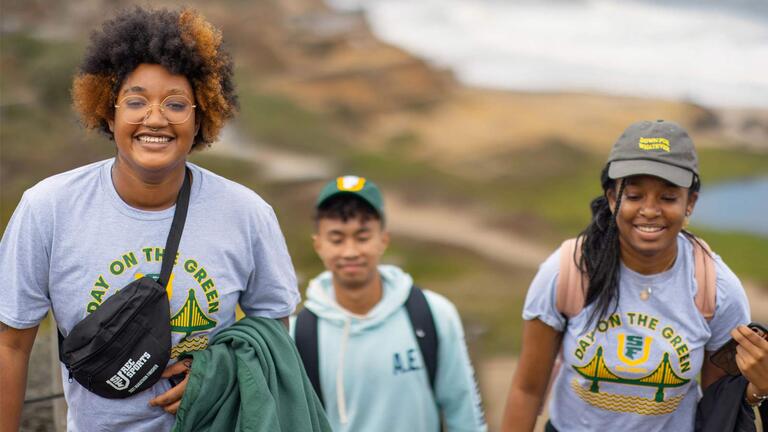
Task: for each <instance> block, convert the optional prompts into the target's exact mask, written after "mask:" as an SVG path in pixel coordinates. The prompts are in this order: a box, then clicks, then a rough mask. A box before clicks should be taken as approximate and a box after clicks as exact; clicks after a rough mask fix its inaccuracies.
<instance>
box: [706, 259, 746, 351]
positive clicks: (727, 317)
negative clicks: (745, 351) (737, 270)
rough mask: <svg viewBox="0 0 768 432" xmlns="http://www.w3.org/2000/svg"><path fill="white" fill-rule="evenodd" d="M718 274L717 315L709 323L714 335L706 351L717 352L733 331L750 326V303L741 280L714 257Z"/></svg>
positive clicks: (720, 260)
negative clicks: (739, 327)
mask: <svg viewBox="0 0 768 432" xmlns="http://www.w3.org/2000/svg"><path fill="white" fill-rule="evenodd" d="M714 258H715V268H716V272H717V283H716V286H717V297H716V298H715V302H716V303H715V315H714V316H713V317H712V320H711V321H710V322H709V330H710V332H711V333H712V335H711V336H710V338H709V340H708V341H707V344H706V346H705V349H706V350H707V351H716V350H717V349H718V348H720V347H721V346H723V344H725V343H726V342H728V340H730V338H731V330H733V329H734V328H736V327H737V326H739V325H742V324H748V323H749V318H750V312H749V301H748V300H747V295H746V293H745V292H744V287H743V286H742V285H741V282H740V281H739V278H737V277H736V275H735V274H734V273H733V272H732V271H731V269H730V268H728V266H727V265H726V264H725V263H724V262H723V260H722V259H721V258H720V257H719V256H717V255H714Z"/></svg>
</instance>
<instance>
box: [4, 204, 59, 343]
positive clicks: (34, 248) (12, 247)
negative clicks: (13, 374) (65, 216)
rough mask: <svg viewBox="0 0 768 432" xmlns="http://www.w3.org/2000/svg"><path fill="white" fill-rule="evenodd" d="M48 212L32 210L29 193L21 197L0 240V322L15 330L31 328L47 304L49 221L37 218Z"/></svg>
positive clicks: (42, 316) (40, 316) (48, 307)
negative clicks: (47, 236)
mask: <svg viewBox="0 0 768 432" xmlns="http://www.w3.org/2000/svg"><path fill="white" fill-rule="evenodd" d="M36 214H39V215H41V216H43V217H45V216H46V215H49V214H50V211H39V212H36V211H34V210H33V208H32V204H31V199H30V197H29V192H26V193H25V194H24V196H23V197H22V198H21V202H19V205H18V207H16V210H15V211H14V212H13V216H12V217H11V220H10V221H9V222H8V226H7V227H6V229H5V233H3V239H2V241H0V274H2V275H3V283H2V285H0V296H1V297H2V299H3V300H2V301H0V322H3V323H4V324H6V325H8V326H10V327H13V328H18V329H24V328H30V327H34V326H36V325H37V324H39V323H40V321H42V319H43V318H44V317H45V314H46V313H48V310H49V309H50V307H51V302H50V298H49V296H48V271H49V269H50V240H46V237H45V236H43V235H42V233H43V232H49V231H50V230H49V229H48V228H49V225H50V221H49V223H45V221H40V220H39V219H38V218H37V217H35V216H36Z"/></svg>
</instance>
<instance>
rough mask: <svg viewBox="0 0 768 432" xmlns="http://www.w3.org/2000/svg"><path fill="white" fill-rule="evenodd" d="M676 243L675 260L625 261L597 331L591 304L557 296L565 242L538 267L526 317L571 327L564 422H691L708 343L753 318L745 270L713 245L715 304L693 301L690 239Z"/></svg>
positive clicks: (646, 425) (562, 381)
mask: <svg viewBox="0 0 768 432" xmlns="http://www.w3.org/2000/svg"><path fill="white" fill-rule="evenodd" d="M677 244H678V256H677V260H676V261H675V264H674V265H673V266H672V268H671V269H669V270H667V271H665V272H663V273H659V274H655V275H650V276H646V275H642V274H639V273H636V272H634V271H632V270H630V269H628V268H627V267H625V266H623V265H622V268H621V276H620V285H619V290H620V293H619V294H620V302H619V305H618V309H617V310H616V312H615V313H614V314H612V315H611V316H610V317H609V318H607V319H603V320H602V321H600V322H599V323H598V324H597V325H596V326H593V328H592V329H590V331H584V330H582V329H583V327H584V326H585V325H586V321H587V319H588V317H589V314H590V312H591V311H592V309H593V307H592V305H590V306H588V307H586V308H584V310H582V311H581V313H579V314H578V315H577V316H575V317H573V318H571V319H569V320H567V321H566V319H565V318H564V317H563V316H562V315H561V314H560V313H559V312H558V311H557V308H556V306H555V297H556V292H555V285H556V282H557V276H558V273H559V263H560V261H559V260H560V254H559V252H557V251H556V252H555V253H553V254H552V255H551V256H550V257H549V258H548V259H547V260H546V261H545V262H544V263H543V264H542V265H541V267H540V268H539V272H538V274H537V275H536V277H535V278H534V280H533V282H532V283H531V286H530V288H529V290H528V295H527V298H526V300H525V306H524V309H523V319H526V320H531V319H539V320H541V321H542V322H544V323H546V324H547V325H549V326H551V327H553V328H554V329H556V330H558V331H561V332H563V333H564V334H563V343H562V348H563V351H562V353H563V364H562V367H561V369H560V373H559V374H558V376H557V380H556V381H555V384H554V385H553V387H552V390H551V395H552V399H551V403H550V416H551V420H552V424H553V425H554V426H555V428H557V429H558V430H563V431H595V430H613V429H615V428H616V427H617V426H619V427H620V428H621V429H622V430H633V431H634V430H638V431H640V430H642V431H680V432H685V431H692V430H693V424H694V417H695V412H696V403H697V401H698V398H699V395H700V393H699V386H698V384H697V382H696V378H697V376H698V375H699V372H700V371H701V366H702V362H703V360H704V351H705V350H706V351H714V350H716V349H717V348H719V347H720V346H722V345H723V344H724V343H725V342H727V341H728V339H729V338H730V331H731V330H732V329H733V328H734V327H736V326H737V325H740V324H746V323H748V322H749V303H748V302H747V298H746V295H745V294H744V289H743V288H742V286H741V283H740V282H739V280H738V278H737V277H736V276H735V275H734V274H733V272H731V270H730V269H729V268H728V267H727V266H726V265H725V264H724V263H723V261H722V260H721V259H720V257H719V256H717V255H714V258H715V262H716V271H717V307H716V309H715V315H714V317H713V319H712V320H711V321H709V322H707V321H706V320H705V319H704V317H703V316H702V315H701V313H700V312H699V310H698V309H697V308H696V305H695V304H694V296H695V294H696V289H697V288H696V281H695V279H694V266H693V249H692V246H691V244H690V242H689V241H688V240H687V239H686V238H685V237H683V236H682V235H680V236H679V237H678V240H677ZM648 289H650V296H645V295H643V296H642V297H646V300H643V299H642V297H641V293H642V292H643V290H648ZM646 292H647V291H646Z"/></svg>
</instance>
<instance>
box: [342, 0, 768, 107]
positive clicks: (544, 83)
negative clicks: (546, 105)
mask: <svg viewBox="0 0 768 432" xmlns="http://www.w3.org/2000/svg"><path fill="white" fill-rule="evenodd" d="M327 1H328V3H329V4H330V5H331V6H333V7H335V8H338V9H342V10H363V11H364V12H365V14H366V17H367V18H368V20H369V22H370V24H371V27H372V29H373V31H374V33H375V34H376V35H377V36H378V37H380V38H381V39H383V40H385V41H387V42H389V43H392V44H394V45H397V46H400V47H403V48H404V49H407V50H408V51H410V52H412V53H414V54H416V55H418V56H420V57H422V58H425V59H427V60H428V61H430V62H432V63H433V64H435V65H437V66H440V67H446V68H450V69H451V70H453V71H454V72H455V74H456V76H457V77H458V79H459V80H461V81H462V82H465V83H467V84H470V85H475V86H480V87H491V88H500V89H512V90H530V91H563V90H565V91H597V92H603V93H609V94H618V95H632V96H646V97H660V98H665V99H684V100H689V101H691V102H695V103H699V104H702V105H707V106H723V107H725V106H734V107H761V108H768V0H698V1H697V0H663V1H662V0H623V1H622V0H613V1H611V0H573V1H566V0H538V1H534V0H529V1H519V0H518V1H515V0H327Z"/></svg>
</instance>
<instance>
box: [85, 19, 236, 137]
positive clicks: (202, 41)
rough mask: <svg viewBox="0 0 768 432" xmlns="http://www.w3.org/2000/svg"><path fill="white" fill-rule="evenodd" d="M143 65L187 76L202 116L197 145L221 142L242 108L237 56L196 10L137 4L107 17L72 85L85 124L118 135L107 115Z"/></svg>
mask: <svg viewBox="0 0 768 432" xmlns="http://www.w3.org/2000/svg"><path fill="white" fill-rule="evenodd" d="M142 63H152V64H159V65H162V66H163V67H165V68H166V69H168V70H169V71H171V72H172V73H174V74H179V75H184V76H185V77H187V79H188V80H189V82H190V84H191V85H192V88H193V90H194V93H195V103H196V104H197V115H198V116H199V118H200V119H201V123H200V126H201V127H200V132H199V133H198V134H197V136H195V141H194V143H193V145H192V149H198V148H200V147H202V146H203V145H206V144H210V143H212V142H213V141H215V140H216V138H217V137H218V135H219V132H220V131H221V128H222V127H223V126H224V122H225V121H226V120H227V119H229V118H231V117H233V116H234V114H235V111H236V110H237V96H236V95H235V87H234V83H233V80H232V74H233V65H232V58H231V57H230V55H229V53H227V52H226V51H225V50H224V49H223V47H222V38H221V32H220V31H219V30H218V29H216V28H215V27H213V25H211V24H210V23H209V22H207V21H206V20H205V18H203V17H202V16H201V15H200V14H199V13H197V12H196V11H194V10H192V9H182V10H180V11H169V10H166V9H158V10H147V9H143V8H141V7H136V8H135V9H132V10H126V11H122V12H120V13H119V14H118V15H117V16H116V17H115V18H113V19H111V20H108V21H105V22H104V24H103V25H102V29H101V31H96V32H94V33H93V34H92V35H91V44H90V46H89V47H88V49H87V50H86V52H85V57H84V59H83V62H82V64H81V65H80V70H79V72H78V74H77V75H76V76H75V80H74V83H73V87H72V99H73V102H74V107H75V110H76V111H77V112H78V113H79V114H80V117H81V119H82V122H83V124H84V125H85V127H86V128H88V129H98V130H100V131H101V132H104V133H105V134H106V135H107V136H109V137H110V138H112V139H114V137H113V135H112V132H111V131H110V130H109V125H108V123H107V119H112V118H113V117H114V113H115V108H114V105H115V100H116V97H117V92H118V91H119V89H120V86H121V85H122V83H123V80H124V79H125V78H126V77H127V76H128V75H129V74H130V73H131V72H132V71H133V70H134V69H136V67H137V66H139V65H140V64H142Z"/></svg>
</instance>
